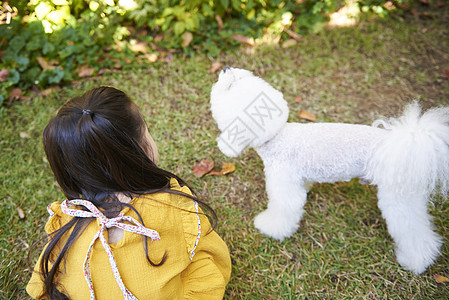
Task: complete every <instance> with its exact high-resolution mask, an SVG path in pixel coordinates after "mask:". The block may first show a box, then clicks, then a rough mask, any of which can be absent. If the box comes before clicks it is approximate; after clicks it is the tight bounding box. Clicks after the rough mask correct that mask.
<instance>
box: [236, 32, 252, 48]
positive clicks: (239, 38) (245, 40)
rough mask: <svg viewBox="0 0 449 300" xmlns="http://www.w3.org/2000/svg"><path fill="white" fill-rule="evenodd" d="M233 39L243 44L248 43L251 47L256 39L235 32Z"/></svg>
mask: <svg viewBox="0 0 449 300" xmlns="http://www.w3.org/2000/svg"><path fill="white" fill-rule="evenodd" d="M232 39H233V40H235V41H237V42H240V43H242V44H247V45H249V46H251V47H252V46H254V39H253V38H252V37H249V36H244V35H241V34H234V35H233V36H232Z"/></svg>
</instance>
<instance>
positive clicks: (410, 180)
mask: <svg viewBox="0 0 449 300" xmlns="http://www.w3.org/2000/svg"><path fill="white" fill-rule="evenodd" d="M373 126H374V127H381V126H382V127H383V128H384V129H385V130H387V131H388V133H387V134H386V135H385V137H384V138H383V139H381V141H380V142H379V143H378V144H377V145H376V146H375V149H374V150H373V152H372V155H371V158H370V159H369V161H368V165H367V169H366V170H367V172H366V174H367V179H368V180H369V181H371V183H372V184H375V185H378V186H379V187H380V186H382V187H383V188H386V189H388V190H389V191H395V192H394V193H395V194H396V195H415V196H420V197H422V198H425V199H429V196H430V195H431V194H432V193H433V192H439V193H441V194H447V192H448V191H449V107H439V108H433V109H430V110H428V111H427V112H425V113H424V114H422V113H421V108H420V106H419V104H418V103H417V102H416V101H415V102H413V103H411V104H409V105H408V106H407V107H406V108H405V111H404V114H403V115H402V116H401V117H399V118H397V119H387V120H377V121H375V122H374V123H373Z"/></svg>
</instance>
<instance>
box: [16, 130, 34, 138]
mask: <svg viewBox="0 0 449 300" xmlns="http://www.w3.org/2000/svg"><path fill="white" fill-rule="evenodd" d="M19 136H20V137H21V138H22V139H31V135H29V134H28V133H26V132H24V131H21V132H20V133H19Z"/></svg>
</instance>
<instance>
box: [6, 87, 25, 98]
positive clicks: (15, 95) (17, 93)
mask: <svg viewBox="0 0 449 300" xmlns="http://www.w3.org/2000/svg"><path fill="white" fill-rule="evenodd" d="M22 95H23V92H22V90H21V89H19V88H15V89H12V90H11V91H10V92H9V96H10V98H11V99H12V100H14V99H20V98H22Z"/></svg>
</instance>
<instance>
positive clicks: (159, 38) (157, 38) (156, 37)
mask: <svg viewBox="0 0 449 300" xmlns="http://www.w3.org/2000/svg"><path fill="white" fill-rule="evenodd" d="M163 39H164V35H163V34H158V35H156V36H155V37H154V40H153V41H154V42H155V43H158V42H160V41H162V40H163Z"/></svg>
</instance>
